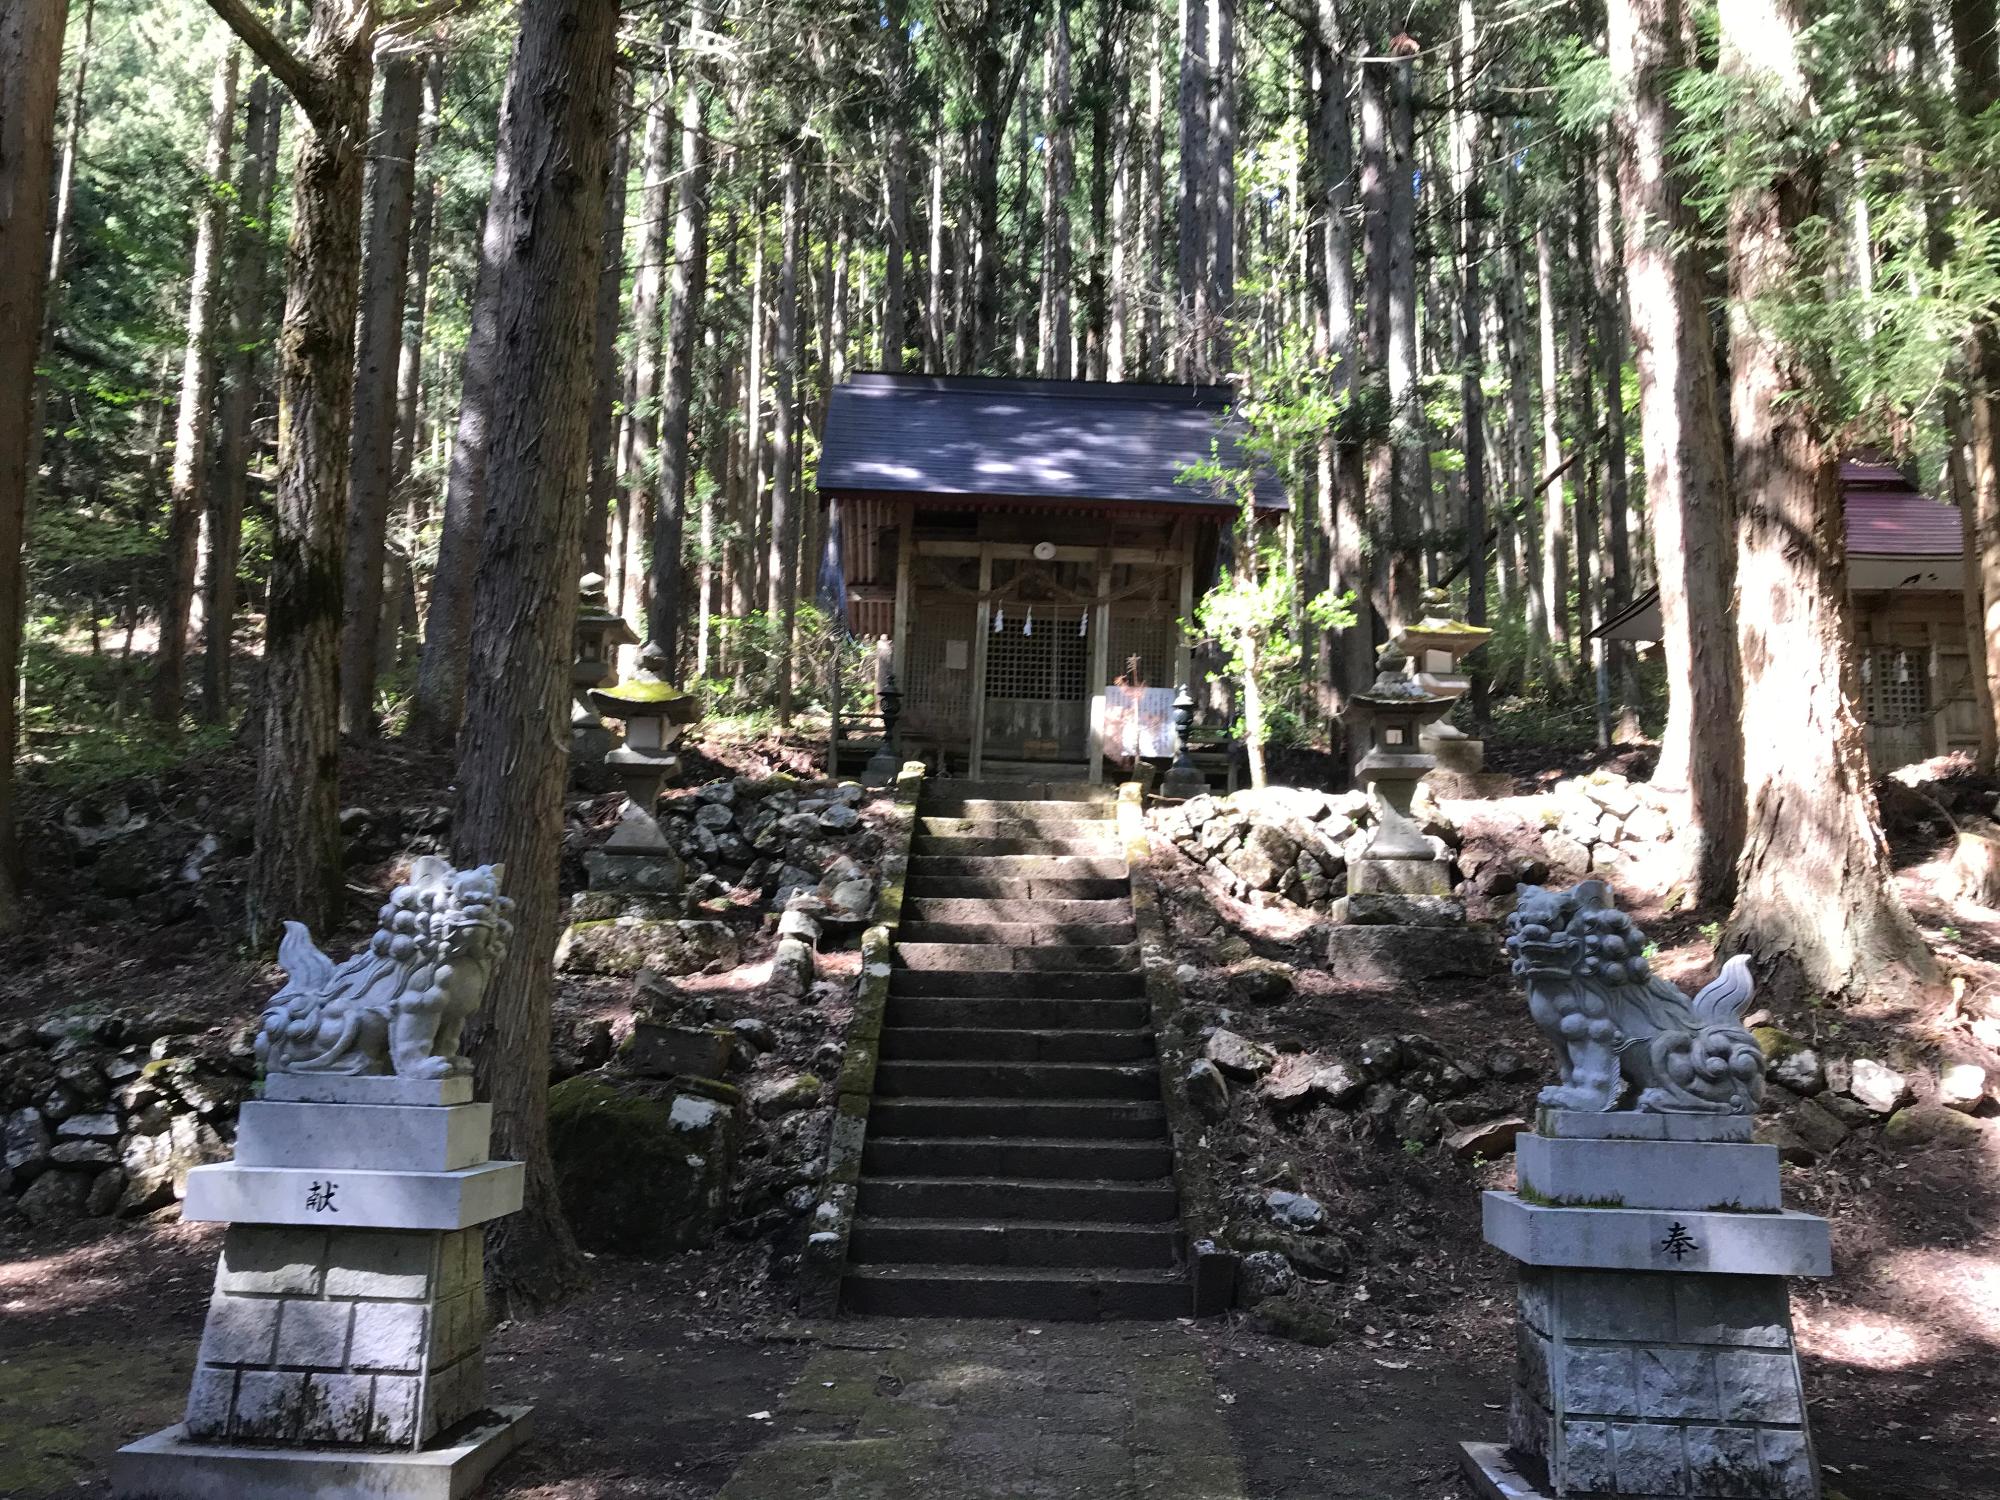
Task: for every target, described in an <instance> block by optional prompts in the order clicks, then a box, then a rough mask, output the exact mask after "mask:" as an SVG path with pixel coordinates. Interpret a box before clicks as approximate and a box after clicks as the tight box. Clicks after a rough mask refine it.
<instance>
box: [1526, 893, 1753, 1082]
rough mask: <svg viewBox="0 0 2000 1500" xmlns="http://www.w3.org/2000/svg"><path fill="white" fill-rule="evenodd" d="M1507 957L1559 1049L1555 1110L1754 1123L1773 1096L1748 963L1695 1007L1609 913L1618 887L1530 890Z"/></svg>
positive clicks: (1630, 929) (1739, 964) (1728, 969)
mask: <svg viewBox="0 0 2000 1500" xmlns="http://www.w3.org/2000/svg"><path fill="white" fill-rule="evenodd" d="M1507 928H1508V932H1509V933H1510V936H1509V937H1508V939H1507V950H1508V952H1510V953H1511V954H1513V956H1514V972H1515V974H1517V975H1519V976H1520V977H1521V978H1522V979H1523V980H1524V981H1526V983H1527V986H1528V1011H1529V1014H1530V1015H1532V1016H1533V1017H1534V1018H1535V1024H1536V1025H1537V1026H1539V1027H1540V1028H1541V1030H1542V1033H1543V1034H1544V1035H1545V1036H1547V1037H1548V1039H1549V1041H1550V1042H1551V1043H1552V1044H1553V1045H1554V1047H1555V1049H1556V1058H1557V1061H1558V1062H1559V1063H1560V1065H1561V1072H1562V1082H1561V1083H1558V1084H1552V1085H1551V1086H1550V1087H1548V1088H1545V1089H1543V1090H1542V1092H1541V1100H1540V1102H1541V1103H1542V1104H1543V1105H1544V1106H1545V1107H1547V1108H1550V1109H1568V1110H1578V1111H1582V1112H1584V1113H1590V1114H1601V1113H1604V1112H1606V1111H1609V1110H1615V1109H1618V1108H1619V1107H1620V1104H1621V1101H1622V1100H1623V1099H1624V1097H1625V1093H1626V1089H1627V1087H1628V1085H1635V1086H1636V1087H1637V1089H1638V1095H1637V1097H1636V1099H1634V1100H1633V1102H1632V1103H1631V1104H1630V1105H1628V1106H1625V1107H1626V1108H1630V1109H1634V1110H1639V1111H1642V1112H1645V1113H1650V1114H1668V1115H1747V1114H1751V1113H1753V1112H1754V1111H1755V1110H1756V1108H1757V1100H1758V1098H1759V1097H1760V1096H1761V1095H1762V1094H1763V1092H1764V1053H1763V1050H1762V1049H1761V1048H1760V1047H1759V1046H1758V1045H1757V1039H1756V1038H1755V1037H1753V1036H1752V1035H1751V1034H1750V1033H1749V1031H1747V1030H1746V1029H1745V1028H1744V1025H1743V1012H1744V1011H1745V1010H1746V1009H1747V1008H1748V1006H1749V1004H1750V994H1751V988H1752V986H1751V981H1750V960H1749V959H1747V958H1744V957H1742V956H1741V955H1739V956H1737V957H1735V958H1732V959H1730V960H1729V962H1728V963H1726V964H1724V965H1723V966H1722V973H1721V974H1720V975H1718V976H1717V977H1716V978H1715V979H1714V980H1713V981H1712V982H1710V983H1709V984H1708V985H1707V986H1706V987H1705V988H1704V989H1702V991H1701V992H1700V993H1699V994H1697V995H1694V996H1692V997H1690V996H1687V995H1684V994H1682V993H1681V991H1680V990H1679V989H1677V988H1676V987H1675V986H1673V985H1671V984H1669V983H1668V982H1667V981H1666V980H1664V979H1661V978H1659V977H1657V976H1656V975H1655V974H1654V973H1653V971H1652V966H1651V964H1650V963H1649V962H1648V961H1647V958H1646V952H1645V949H1646V936H1645V934H1644V933H1642V932H1641V931H1639V929H1638V928H1637V927H1636V926H1634V925H1633V923H1632V919H1631V918H1630V917H1628V916H1626V915H1625V913H1623V912H1621V911H1619V910H1618V909H1617V907H1615V906H1613V905H1612V897H1611V887H1610V886H1608V885H1606V884H1605V883H1604V882H1603V881H1601V880H1586V881H1584V882H1583V883H1582V884H1580V885H1578V886H1577V887H1576V889H1575V890H1570V891H1550V890H1544V889H1543V888H1542V887H1540V886H1533V885H1530V886H1523V887H1521V894H1520V900H1519V902H1518V904H1517V905H1516V907H1515V909H1514V913H1513V915H1512V916H1510V917H1509V918H1508V919H1507Z"/></svg>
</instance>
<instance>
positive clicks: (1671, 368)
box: [1607, 0, 1797, 905]
mask: <svg viewBox="0 0 2000 1500" xmlns="http://www.w3.org/2000/svg"><path fill="white" fill-rule="evenodd" d="M1607 11H1608V16H1609V28H1608V34H1609V38H1610V46H1609V53H1610V58H1611V71H1612V76H1613V81H1614V84H1615V91H1616V97H1617V98H1618V99H1619V101H1620V103H1619V107H1618V112H1617V114H1616V116H1615V117H1614V128H1615V130H1616V133H1617V137H1618V195H1619V204H1620V208H1621V209H1622V213H1621V215H1620V217H1621V218H1622V219H1623V220H1624V222H1625V295H1626V301H1627V307H1628V314H1629V317H1630V322H1631V334H1632V352H1633V358H1634V362H1635V363H1636V364H1637V366H1638V371H1639V418H1640V427H1641V441H1642V446H1643V448H1644V451H1645V456H1646V506H1647V510H1648V512H1649V514H1650V515H1651V517H1652V526H1653V554H1654V557H1655V559H1656V564H1657V569H1658V574H1659V589H1660V621H1661V631H1662V645H1663V646H1664V647H1665V650H1666V659H1667V733H1666V737H1665V740H1664V742H1663V743H1662V745H1661V747H1660V761H1659V765H1658V767H1657V768H1656V769H1655V770H1654V773H1653V780H1654V783H1655V784H1656V785H1658V786H1659V787H1661V788H1662V789H1666V790H1672V791H1676V792H1681V791H1684V792H1685V794H1686V798H1685V802H1686V806H1685V809H1684V811H1683V813H1682V815H1681V819H1680V826H1681V831H1682V837H1681V838H1679V839H1677V840H1676V843H1677V844H1683V845H1685V846H1686V851H1687V859H1688V894H1689V896H1690V898H1691V899H1692V901H1693V902H1694V903H1695V904H1697V905H1699V904H1705V903H1711V902H1715V901H1720V900H1723V899H1726V898H1727V896H1728V894H1729V891H1730V889H1731V886H1732V883H1733V880H1734V871H1735V862H1736V853H1737V850H1738V849H1739V847H1740V846H1741V843H1742V838H1743V779H1742V766H1743V737H1742V727H1741V723H1740V720H1739V714H1740V712H1741V707H1740V700H1739V697H1738V689H1737V676H1736V651H1735V643H1734V641H1733V640H1732V639H1731V638H1730V633H1729V632H1728V631H1725V630H1718V629H1716V628H1715V622H1717V621H1718V620H1726V619H1729V618H1731V612H1732V607H1733V606H1732V601H1731V593H1732V584H1733V579H1734V571H1735V570H1734V566H1733V555H1734V554H1733V547H1732V539H1731V536H1730V520H1729V514H1730V506H1729V476H1728V472H1727V469H1726V467H1725V463H1724V458H1723V447H1722V423H1721V417H1720V414H1719V412H1718V410H1717V392H1716V388H1715V357H1714V351H1713V348H1712V345H1711V342H1710V334H1709V325H1708V310H1707V308H1706V306H1705V305H1704V302H1703V297H1702V285H1701V273H1700V267H1699V263H1698V262H1697V260H1696V258H1695V257H1696V255H1697V254H1698V253H1699V252H1698V250H1697V249H1696V248H1695V240H1696V233H1695V225H1694V222H1693V214H1692V211H1691V209H1690V208H1689V206H1688V203H1687V193H1686V189H1685V185H1684V183H1683V181H1682V179H1681V176H1680V171H1679V169H1678V168H1677V167H1676V164H1675V163H1674V161H1673V159H1672V156H1671V154H1670V153H1671V150H1672V142H1673V141H1674V140H1675V139H1676V138H1677V136H1678V134H1679V123H1680V122H1679V114H1678V111H1677V109H1676V108H1675V106H1674V103H1673V99H1672V95H1671V90H1672V88H1673V86H1674V84H1675V82H1676V81H1677V79H1678V77H1679V75H1680V73H1681V71H1682V69H1683V68H1684V67H1685V66H1686V65H1687V52H1686V50H1685V49H1686V43H1685V40H1684V33H1685V30H1686V23H1687V14H1686V11H1685V10H1684V8H1683V3H1682V0H1610V4H1609V5H1608V7H1607ZM1697 725H1699V726H1700V732H1699V733H1696V729H1695V726H1697ZM1789 733H1790V734H1792V735H1795V734H1796V733H1797V730H1796V728H1795V729H1794V730H1792V731H1790V732H1789Z"/></svg>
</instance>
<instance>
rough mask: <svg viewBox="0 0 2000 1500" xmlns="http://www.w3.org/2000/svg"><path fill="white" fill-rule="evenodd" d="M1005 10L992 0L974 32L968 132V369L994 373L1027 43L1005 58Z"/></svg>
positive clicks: (966, 360) (970, 40)
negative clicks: (1014, 127) (1003, 172)
mask: <svg viewBox="0 0 2000 1500" xmlns="http://www.w3.org/2000/svg"><path fill="white" fill-rule="evenodd" d="M1006 17H1007V12H1006V10H1005V9H1004V8H1003V7H1002V6H1001V5H999V4H998V3H995V0H989V3H988V4H987V6H986V7H985V13H984V17H983V19H982V21H981V22H980V24H979V25H978V27H977V29H976V32H975V34H974V35H973V36H972V37H970V38H969V39H968V44H969V45H970V47H971V50H972V98H973V106H974V117H973V121H972V124H971V126H970V127H969V130H968V137H969V139H968V142H967V144H968V146H969V148H970V158H971V159H970V161H969V163H968V166H969V168H970V172H969V175H970V177H971V187H972V212H973V228H972V240H973V243H972V246H971V250H972V256H971V260H972V282H973V304H972V308H971V313H972V318H971V322H970V323H969V324H967V325H962V326H964V327H965V328H966V338H967V339H968V340H969V348H967V349H966V353H965V358H964V359H963V360H962V361H961V364H962V365H963V367H964V368H966V369H968V370H976V371H988V372H990V371H993V370H996V369H998V368H999V367H1000V336H1001V335H1000V329H1001V321H1000V146H1001V137H1002V135H1003V134H1004V132H1005V129H1006V124H1007V117H1008V115H1009V114H1011V113H1012V111H1013V106H1014V96H1015V93H1016V91H1017V89H1018V88H1019V85H1020V81H1021V74H1022V71H1023V70H1024V69H1025V67H1026V65H1027V57H1028V48H1027V45H1026V42H1025V39H1023V41H1022V42H1021V44H1020V45H1018V46H1016V47H1015V49H1014V56H1013V58H1012V59H1011V60H1010V59H1009V57H1008V55H1007V47H1008V44H1009V40H1010V39H1009V38H1008V37H1007V35H1006V34H1005V32H1006V28H1005V25H1004V22H1005V20H1006Z"/></svg>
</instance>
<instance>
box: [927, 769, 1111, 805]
mask: <svg viewBox="0 0 2000 1500" xmlns="http://www.w3.org/2000/svg"><path fill="white" fill-rule="evenodd" d="M996 797H997V798H999V799H1001V800H1002V801H1008V800H1013V801H1020V800H1023V799H1029V800H1034V801H1039V802H1068V803H1079V804H1082V805H1085V806H1090V805H1093V804H1102V805H1103V806H1106V807H1116V806H1117V805H1118V788H1117V787H1115V786H1107V785H1105V784H1103V783H1101V782H1100V783H1097V784H1096V785H1093V784H1092V783H1090V782H1088V781H1085V780H1082V779H1080V778H1070V777H1062V776H1046V775H1043V776H987V777H982V778H981V779H979V780H977V781H975V780H973V779H972V778H971V777H970V776H938V777H932V778H929V779H927V780H926V781H925V782H924V794H923V800H924V802H926V803H929V802H930V801H931V800H933V799H934V798H945V799H956V800H961V801H962V800H964V799H966V798H972V799H974V800H978V799H982V798H996Z"/></svg>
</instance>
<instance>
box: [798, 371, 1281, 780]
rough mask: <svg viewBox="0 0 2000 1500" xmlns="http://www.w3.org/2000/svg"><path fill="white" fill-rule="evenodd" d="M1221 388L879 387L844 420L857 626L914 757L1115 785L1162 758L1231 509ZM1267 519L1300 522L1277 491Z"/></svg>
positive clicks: (893, 383)
mask: <svg viewBox="0 0 2000 1500" xmlns="http://www.w3.org/2000/svg"><path fill="white" fill-rule="evenodd" d="M1228 400H1229V396H1228V392H1227V391H1226V390H1222V389H1219V388H1216V387H1199V386H1145V385H1110V384H1099V383H1090V382H1082V381H1037V380H987V379H976V378H950V379H942V378H933V377H924V376H891V375H863V376H858V377H856V378H855V379H854V380H852V381H849V382H848V383H846V384H844V385H842V386H841V387H840V388H839V389H837V390H836V391H835V392H834V396H833V400H832V402H831V403H830V404H829V409H828V416H827V428H826V436H825V443H824V446H823V449H822V457H821V465H820V480H819V489H820V494H821V496H822V498H823V499H824V500H825V501H826V502H827V503H828V504H829V506H831V505H832V504H834V503H835V502H837V503H838V506H839V513H840V528H841V532H842V536H843V545H842V549H841V551H842V556H843V559H844V562H845V587H846V590H847V603H848V611H849V622H850V625H851V628H852V629H853V630H854V632H855V633H856V634H857V635H860V636H863V637H865V638H875V639H878V640H886V642H887V643H888V653H887V654H888V657H889V662H890V663H891V664H892V669H893V671H894V673H895V676H896V679H897V685H898V687H899V688H900V689H901V691H902V695H903V711H902V720H901V725H900V729H901V735H902V740H903V745H904V749H905V753H908V754H912V755H923V756H927V757H931V758H934V759H937V760H940V761H942V762H943V763H944V764H945V765H947V766H949V767H950V768H951V769H952V770H953V771H960V770H962V771H963V772H965V773H966V774H968V775H972V776H975V777H978V776H989V777H990V776H996V775H1006V774H1009V773H1010V772H1014V771H1020V772H1022V773H1024V774H1040V775H1048V774H1052V773H1054V772H1056V771H1057V770H1058V769H1059V768H1060V769H1063V770H1069V771H1073V772H1075V773H1076V774H1087V775H1088V776H1089V777H1090V779H1092V780H1093V781H1094V780H1099V779H1101V778H1102V776H1103V774H1104V768H1105V765H1106V762H1107V761H1110V762H1112V763H1113V764H1124V763H1126V762H1128V761H1129V760H1130V759H1131V758H1132V757H1133V756H1134V755H1152V754H1157V753H1165V752H1164V750H1163V749H1162V747H1161V744H1160V735H1161V732H1162V731H1163V729H1164V727H1165V724H1166V720H1167V718H1168V716H1169V715H1168V710H1169V708H1170V705H1171V702H1172V696H1173V690H1174V687H1175V685H1176V684H1178V683H1180V682H1183V681H1185V680H1187V678H1188V675H1189V665H1190V664H1189V643H1188V641H1187V639H1186V638H1185V636H1184V633H1183V631H1182V629H1181V623H1180V622H1182V621H1184V620H1187V619H1189V618H1191V616H1192V614H1193V610H1194V605H1195V602H1196V599H1197V598H1198V596H1199V593H1200V590H1201V588H1202V586H1203V583H1204V581H1205V580H1206V579H1208V578H1210V577H1212V576H1213V575H1214V570H1215V567H1216V562H1217V557H1218V554H1219V551H1220V549H1221V543H1222V539H1223V537H1224V535H1225V533H1226V532H1227V530H1228V529H1229V528H1231V527H1232V526H1233V525H1235V524H1236V520H1237V514H1236V508H1235V506H1234V504H1233V502H1231V501H1230V500H1228V499H1225V498H1222V497H1220V496H1218V495H1216V494H1215V493H1214V492H1213V490H1212V488H1211V487H1209V486H1206V485H1202V484H1195V483H1189V482H1186V481H1185V480H1184V479H1183V477H1182V476H1183V475H1184V473H1185V472H1186V470H1187V468H1188V467H1189V466H1190V465H1192V464H1194V463H1198V462H1200V461H1201V460H1203V459H1205V458H1207V457H1208V456H1209V454H1210V452H1211V448H1212V446H1214V445H1217V444H1218V443H1219V445H1220V448H1219V451H1221V452H1224V453H1226V454H1231V455H1233V454H1234V453H1235V440H1234V434H1233V431H1232V429H1231V426H1230V421H1229V417H1228ZM1257 508H1258V511H1259V512H1260V513H1274V512H1277V511H1281V510H1282V509H1283V508H1284V499H1283V496H1282V495H1281V494H1279V493H1277V492H1276V489H1275V486H1274V485H1273V484H1271V483H1270V482H1269V481H1268V479H1265V478H1263V477H1260V479H1259V483H1258V487H1257Z"/></svg>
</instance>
